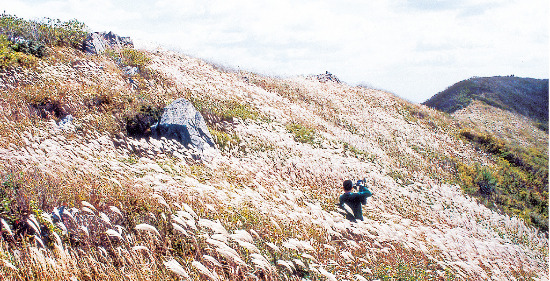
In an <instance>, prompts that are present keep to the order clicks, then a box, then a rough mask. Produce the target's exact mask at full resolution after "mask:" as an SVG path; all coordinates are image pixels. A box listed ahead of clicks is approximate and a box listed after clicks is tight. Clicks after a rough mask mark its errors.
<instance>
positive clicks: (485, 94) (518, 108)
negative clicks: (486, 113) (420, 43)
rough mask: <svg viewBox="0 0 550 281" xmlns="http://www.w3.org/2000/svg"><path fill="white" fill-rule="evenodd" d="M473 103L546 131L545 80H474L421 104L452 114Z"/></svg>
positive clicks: (487, 78)
mask: <svg viewBox="0 0 550 281" xmlns="http://www.w3.org/2000/svg"><path fill="white" fill-rule="evenodd" d="M473 100H478V101H483V102H485V103H487V104H489V105H491V106H494V107H497V108H500V109H504V110H508V111H511V112H515V113H518V114H521V115H523V116H526V117H529V118H531V119H533V120H535V121H537V122H539V123H541V126H543V127H544V128H546V129H545V130H548V79H533V78H521V77H514V76H495V77H474V78H470V79H468V80H464V81H461V82H458V83H456V84H454V85H452V86H450V87H449V88H447V89H446V90H445V91H442V92H440V93H438V94H437V95H435V96H433V97H432V98H430V99H429V100H427V101H426V102H424V103H423V104H425V105H427V106H429V107H432V108H435V109H438V110H441V111H444V112H448V113H453V112H455V111H457V110H460V109H462V108H465V107H467V106H468V105H469V104H470V103H471V102H472V101H473Z"/></svg>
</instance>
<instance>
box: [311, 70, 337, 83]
mask: <svg viewBox="0 0 550 281" xmlns="http://www.w3.org/2000/svg"><path fill="white" fill-rule="evenodd" d="M313 77H315V78H317V79H318V80H319V81H320V82H322V83H325V82H328V81H331V82H336V83H339V84H340V83H342V82H340V79H338V77H336V76H335V75H334V74H332V73H330V72H328V71H327V72H326V73H324V74H318V75H315V76H313Z"/></svg>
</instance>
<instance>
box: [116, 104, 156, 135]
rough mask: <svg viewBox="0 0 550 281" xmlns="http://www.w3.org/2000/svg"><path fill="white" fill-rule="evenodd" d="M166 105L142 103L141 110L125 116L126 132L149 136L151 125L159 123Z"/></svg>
mask: <svg viewBox="0 0 550 281" xmlns="http://www.w3.org/2000/svg"><path fill="white" fill-rule="evenodd" d="M163 109H164V107H156V106H152V105H141V107H140V108H139V111H138V112H136V113H133V114H129V115H126V116H125V121H126V132H127V133H128V135H129V136H132V137H147V136H150V135H151V126H152V125H154V124H155V123H157V122H158V121H159V120H160V118H161V116H162V112H163Z"/></svg>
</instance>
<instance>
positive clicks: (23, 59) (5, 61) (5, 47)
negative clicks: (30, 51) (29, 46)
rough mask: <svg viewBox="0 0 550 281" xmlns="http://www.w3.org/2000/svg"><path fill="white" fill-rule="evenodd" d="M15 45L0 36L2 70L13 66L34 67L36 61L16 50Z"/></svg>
mask: <svg viewBox="0 0 550 281" xmlns="http://www.w3.org/2000/svg"><path fill="white" fill-rule="evenodd" d="M14 48H15V45H14V44H13V43H12V42H10V41H9V40H8V39H6V37H5V36H3V35H0V68H8V67H13V66H32V65H34V64H35V63H36V59H35V58H34V57H32V56H30V55H27V54H25V53H22V52H16V51H15V50H14Z"/></svg>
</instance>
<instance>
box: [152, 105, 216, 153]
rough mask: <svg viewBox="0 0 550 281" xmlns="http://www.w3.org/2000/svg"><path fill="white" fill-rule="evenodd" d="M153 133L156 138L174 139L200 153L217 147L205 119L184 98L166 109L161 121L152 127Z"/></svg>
mask: <svg viewBox="0 0 550 281" xmlns="http://www.w3.org/2000/svg"><path fill="white" fill-rule="evenodd" d="M151 133H152V136H153V137H154V138H161V137H165V138H166V139H174V140H177V141H178V142H180V143H182V144H184V145H185V146H187V147H194V148H197V149H198V150H199V151H204V149H206V148H208V147H210V148H214V147H215V145H214V141H213V138H212V135H210V132H209V131H208V127H207V126H206V122H205V121H204V118H203V117H202V115H201V114H200V112H198V111H197V110H196V109H195V107H194V106H193V104H191V102H189V101H187V100H186V99H183V98H181V99H177V100H175V101H174V102H172V103H171V104H170V105H168V106H167V107H165V108H164V113H163V114H162V117H161V119H160V121H159V122H158V123H157V124H156V125H153V126H151Z"/></svg>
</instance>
